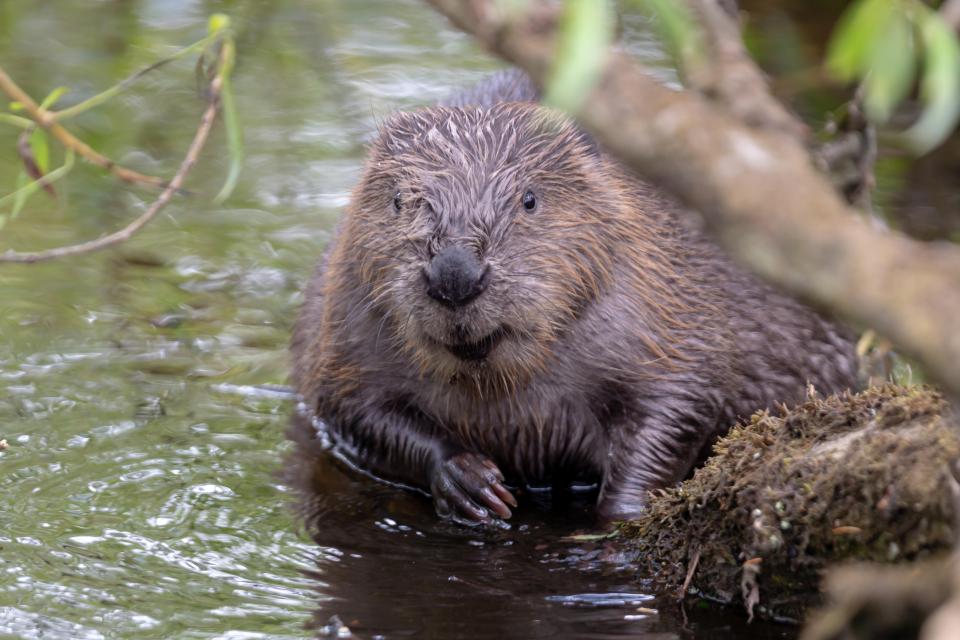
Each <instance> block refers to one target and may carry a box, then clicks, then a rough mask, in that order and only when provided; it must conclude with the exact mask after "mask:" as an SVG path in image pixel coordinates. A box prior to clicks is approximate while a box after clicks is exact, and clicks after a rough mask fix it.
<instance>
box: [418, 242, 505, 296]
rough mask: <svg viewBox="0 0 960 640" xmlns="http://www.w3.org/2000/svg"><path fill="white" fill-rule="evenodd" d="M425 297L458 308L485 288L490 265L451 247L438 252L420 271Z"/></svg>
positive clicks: (470, 254)
mask: <svg viewBox="0 0 960 640" xmlns="http://www.w3.org/2000/svg"><path fill="white" fill-rule="evenodd" d="M423 277H424V280H426V283H427V295H429V296H430V297H431V298H433V299H434V300H436V301H437V302H439V303H441V304H444V305H446V306H448V307H461V306H463V305H465V304H467V303H468V302H470V301H471V300H473V299H474V298H476V297H477V296H479V295H480V294H481V293H483V290H484V289H486V288H487V284H488V283H489V282H490V265H489V264H484V263H481V262H480V260H478V259H477V256H476V255H475V254H474V253H473V252H472V251H470V250H469V249H465V248H464V247H460V246H457V245H451V246H449V247H447V248H446V249H444V250H443V251H441V252H440V253H438V254H437V255H436V256H435V257H434V258H433V260H431V261H430V264H429V265H427V266H426V267H425V268H424V270H423Z"/></svg>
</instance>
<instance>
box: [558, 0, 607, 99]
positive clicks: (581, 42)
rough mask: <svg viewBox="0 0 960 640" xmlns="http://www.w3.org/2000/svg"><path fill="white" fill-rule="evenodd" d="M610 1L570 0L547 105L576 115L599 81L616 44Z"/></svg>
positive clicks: (565, 11) (565, 10)
mask: <svg viewBox="0 0 960 640" xmlns="http://www.w3.org/2000/svg"><path fill="white" fill-rule="evenodd" d="M613 34H614V16H613V8H612V6H611V4H610V2H609V1H608V0H567V2H566V5H565V7H564V13H563V19H562V22H561V24H560V35H559V39H558V42H557V45H558V50H557V55H556V56H555V58H554V63H553V69H552V70H551V72H550V77H549V78H548V80H547V86H546V96H545V97H544V102H545V103H546V104H548V105H551V106H554V107H559V108H561V109H565V110H567V111H577V110H579V108H580V106H581V105H582V104H583V101H584V100H586V97H587V94H588V93H589V92H590V90H591V89H593V86H594V84H595V83H596V82H597V80H598V79H599V77H600V73H601V71H602V70H603V65H604V63H605V62H606V60H607V53H608V50H609V47H610V43H611V42H612V41H613Z"/></svg>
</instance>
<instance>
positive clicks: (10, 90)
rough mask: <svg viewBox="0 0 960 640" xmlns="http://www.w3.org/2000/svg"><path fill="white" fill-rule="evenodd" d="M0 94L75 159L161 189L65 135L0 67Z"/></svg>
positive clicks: (160, 183) (50, 114)
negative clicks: (14, 102) (70, 150)
mask: <svg viewBox="0 0 960 640" xmlns="http://www.w3.org/2000/svg"><path fill="white" fill-rule="evenodd" d="M0 90H2V91H3V92H4V93H6V94H7V95H8V96H9V97H10V98H11V99H12V100H15V101H17V102H19V103H20V104H21V105H23V110H24V111H26V112H27V113H28V114H29V115H30V117H31V118H32V119H33V120H34V121H35V122H36V123H37V124H38V125H39V126H41V127H43V128H44V129H46V130H47V131H49V132H50V135H52V136H53V137H55V138H56V139H57V140H59V141H60V144H62V145H63V146H64V147H66V148H67V149H72V150H73V151H74V152H75V153H76V154H77V155H78V156H81V157H83V158H86V159H87V160H89V161H90V162H91V163H93V164H95V165H97V166H98V167H100V168H102V169H105V170H106V171H109V172H110V173H112V174H113V175H115V176H117V177H118V178H120V179H121V180H123V181H125V182H131V183H142V184H149V185H152V186H155V187H164V186H166V182H164V180H162V179H161V178H157V177H154V176H148V175H144V174H142V173H139V172H137V171H133V170H132V169H127V168H125V167H121V166H120V165H118V164H117V163H116V162H114V161H113V160H111V159H110V158H108V157H107V156H105V155H103V154H102V153H99V152H97V151H95V150H94V149H93V148H91V147H90V145H88V144H87V143H86V142H84V141H83V140H80V139H79V138H77V137H76V136H75V135H73V134H72V133H70V132H69V131H67V130H66V129H65V128H64V127H63V125H61V124H59V123H57V120H56V118H57V113H56V112H53V111H47V110H46V109H43V108H42V107H41V106H40V105H39V104H37V103H36V101H35V100H34V99H33V98H31V97H30V96H29V94H27V92H26V91H24V90H23V89H21V88H20V86H19V85H17V83H16V82H14V81H13V78H11V77H10V76H9V75H7V72H6V71H4V70H3V67H0Z"/></svg>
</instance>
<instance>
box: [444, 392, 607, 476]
mask: <svg viewBox="0 0 960 640" xmlns="http://www.w3.org/2000/svg"><path fill="white" fill-rule="evenodd" d="M430 400H431V401H432V402H430V404H431V406H430V407H429V409H430V413H431V414H432V415H434V416H436V418H437V423H438V425H439V428H441V429H442V430H443V431H445V435H446V436H447V437H449V438H450V440H451V441H452V442H454V443H455V444H457V445H459V446H461V447H463V448H465V449H467V450H470V451H476V452H478V453H482V454H485V455H487V456H489V457H490V458H491V459H492V460H493V461H494V462H495V463H496V464H497V466H498V467H499V468H500V469H501V471H503V473H504V474H505V475H506V476H507V479H508V481H512V482H516V483H519V484H531V485H544V484H553V483H560V484H566V483H569V482H574V481H584V482H595V481H597V480H599V478H600V476H601V475H602V469H603V461H604V459H605V457H606V456H607V452H608V448H609V444H608V437H607V435H608V430H609V429H611V428H616V425H615V424H613V421H612V416H611V414H610V412H609V407H608V406H607V405H608V403H605V402H603V400H602V399H598V398H597V397H596V396H595V394H590V393H587V392H586V390H573V389H561V388H549V387H548V388H544V389H534V390H532V391H527V392H524V393H520V394H516V395H513V396H508V397H502V398H489V397H488V398H479V397H476V398H463V397H461V396H454V395H453V394H451V397H450V398H444V397H443V396H442V394H441V395H440V396H439V397H433V398H431V399H430Z"/></svg>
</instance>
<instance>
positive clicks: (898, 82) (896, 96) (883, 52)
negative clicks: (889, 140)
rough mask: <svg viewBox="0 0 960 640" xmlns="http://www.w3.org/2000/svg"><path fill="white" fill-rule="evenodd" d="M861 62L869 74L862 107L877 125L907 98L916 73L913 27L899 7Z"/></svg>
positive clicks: (865, 83)
mask: <svg viewBox="0 0 960 640" xmlns="http://www.w3.org/2000/svg"><path fill="white" fill-rule="evenodd" d="M865 62H866V68H867V69H869V72H868V73H867V76H866V78H865V80H864V106H865V107H866V110H867V115H868V116H869V117H870V119H871V120H872V121H873V122H875V123H877V124H881V123H884V122H886V121H887V120H888V119H889V118H890V115H891V113H893V110H894V108H895V107H896V106H897V105H898V104H899V103H900V101H901V100H903V99H904V98H906V97H907V94H908V93H909V92H910V89H911V88H912V87H913V78H914V74H915V73H916V59H915V51H914V46H913V26H912V24H911V20H910V16H909V15H908V14H907V12H906V11H904V10H903V7H902V5H901V6H900V8H899V9H898V10H896V11H894V12H892V13H891V14H890V16H889V19H888V20H887V21H886V24H885V25H884V29H883V31H882V32H879V33H878V34H877V38H876V40H875V41H874V42H873V43H872V46H871V47H870V52H869V56H868V58H867V59H866V61H865Z"/></svg>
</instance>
